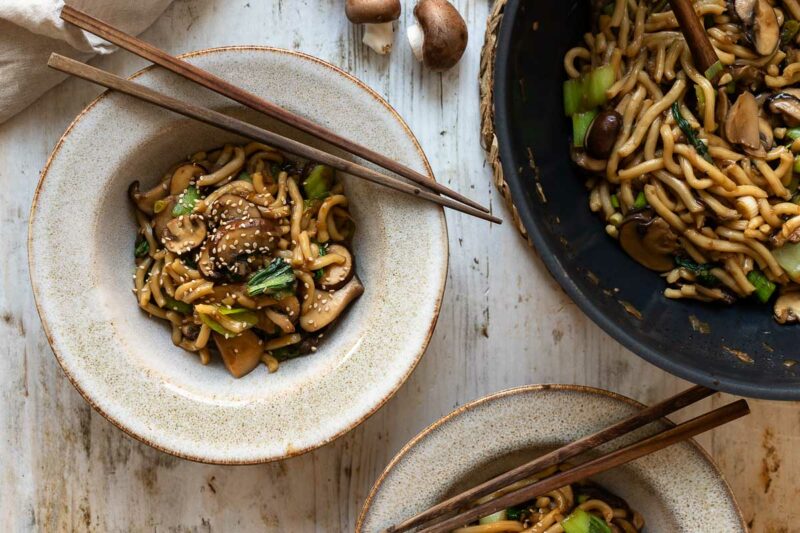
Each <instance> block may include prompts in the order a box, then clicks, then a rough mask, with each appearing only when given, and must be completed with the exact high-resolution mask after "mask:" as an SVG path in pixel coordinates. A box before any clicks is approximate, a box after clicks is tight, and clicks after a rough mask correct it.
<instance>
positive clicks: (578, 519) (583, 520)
mask: <svg viewBox="0 0 800 533" xmlns="http://www.w3.org/2000/svg"><path fill="white" fill-rule="evenodd" d="M566 468H568V465H562V466H560V467H555V466H554V467H551V468H550V469H548V470H546V471H544V472H542V473H540V474H538V475H536V476H533V477H530V478H527V479H524V480H522V481H518V482H517V483H514V484H512V485H509V486H508V487H506V488H505V489H503V490H501V491H498V492H495V493H493V494H490V495H488V496H485V497H484V498H482V499H480V500H478V501H477V502H476V503H477V504H480V503H483V502H485V501H488V500H493V499H495V498H498V497H499V496H502V495H504V494H506V493H508V492H511V491H514V490H517V489H520V488H522V487H524V486H526V485H530V484H531V483H533V482H534V481H538V480H540V479H542V478H544V477H548V476H550V475H552V474H553V473H555V472H556V471H557V470H558V469H562V470H563V469H566ZM643 528H644V520H643V519H642V516H641V515H640V514H639V513H637V512H636V511H634V510H632V509H631V508H630V507H629V506H628V504H627V503H626V502H625V501H624V500H623V499H621V498H620V497H618V496H615V495H614V494H612V493H610V492H608V491H607V490H605V489H603V488H602V487H599V486H598V485H596V484H594V483H592V482H591V481H584V482H580V483H575V484H572V485H567V486H565V487H561V488H560V489H556V490H554V491H552V492H548V493H547V494H542V495H540V496H537V497H536V498H533V499H532V500H531V501H529V502H526V503H524V504H522V505H518V506H516V507H511V508H509V509H504V510H502V511H499V512H497V513H495V514H493V515H490V516H487V517H485V518H482V519H481V520H480V522H479V523H476V524H472V525H468V526H465V527H462V528H459V529H456V530H455V531H454V533H517V532H524V533H562V532H564V533H638V532H640V531H642V529H643Z"/></svg>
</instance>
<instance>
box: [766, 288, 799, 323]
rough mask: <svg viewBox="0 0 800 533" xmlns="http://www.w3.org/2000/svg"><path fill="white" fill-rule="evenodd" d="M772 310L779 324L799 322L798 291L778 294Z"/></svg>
mask: <svg viewBox="0 0 800 533" xmlns="http://www.w3.org/2000/svg"><path fill="white" fill-rule="evenodd" d="M773 312H774V314H775V320H776V321H777V322H778V323H779V324H786V323H787V322H800V291H791V292H786V293H783V294H781V295H780V296H778V299H777V300H775V307H774V308H773Z"/></svg>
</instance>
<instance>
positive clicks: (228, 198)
mask: <svg viewBox="0 0 800 533" xmlns="http://www.w3.org/2000/svg"><path fill="white" fill-rule="evenodd" d="M208 214H209V216H210V218H211V220H212V221H213V223H214V225H217V226H219V225H221V224H225V223H227V222H230V221H231V220H238V219H247V218H261V212H260V211H259V210H258V207H256V205H255V204H253V203H252V202H250V201H248V200H245V199H244V198H242V197H241V196H237V195H235V194H223V195H222V196H220V197H219V198H218V199H217V200H216V201H215V202H214V203H213V204H211V206H210V207H209V209H208Z"/></svg>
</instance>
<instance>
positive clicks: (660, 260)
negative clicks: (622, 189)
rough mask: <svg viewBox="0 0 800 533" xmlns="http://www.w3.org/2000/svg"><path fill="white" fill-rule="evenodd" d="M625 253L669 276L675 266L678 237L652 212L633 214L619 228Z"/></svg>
mask: <svg viewBox="0 0 800 533" xmlns="http://www.w3.org/2000/svg"><path fill="white" fill-rule="evenodd" d="M619 243H620V245H621V246H622V249H623V250H625V251H626V252H627V253H628V255H630V256H631V257H632V258H633V259H635V260H636V261H637V262H638V263H640V264H642V265H644V266H645V267H647V268H649V269H650V270H655V271H656V272H666V271H668V270H671V269H672V268H673V267H674V266H675V260H674V258H673V253H674V252H675V250H676V249H677V247H678V236H677V235H676V234H675V233H674V232H673V231H672V228H670V226H669V224H668V223H667V221H666V220H664V219H663V218H661V217H659V216H656V215H655V214H654V213H653V211H652V210H651V209H643V210H640V211H633V212H631V213H629V214H628V216H627V217H625V220H623V221H622V224H621V225H620V227H619Z"/></svg>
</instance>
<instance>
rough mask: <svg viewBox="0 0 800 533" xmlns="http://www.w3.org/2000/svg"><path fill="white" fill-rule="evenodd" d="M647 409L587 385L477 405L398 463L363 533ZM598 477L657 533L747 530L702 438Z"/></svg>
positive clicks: (383, 482)
mask: <svg viewBox="0 0 800 533" xmlns="http://www.w3.org/2000/svg"><path fill="white" fill-rule="evenodd" d="M642 407H643V406H642V404H640V403H638V402H636V401H634V400H631V399H629V398H626V397H624V396H621V395H619V394H615V393H613V392H609V391H605V390H601V389H594V388H590V387H582V386H578V385H531V386H527V387H520V388H516V389H510V390H507V391H503V392H498V393H496V394H493V395H490V396H487V397H485V398H481V399H479V400H476V401H474V402H472V403H469V404H467V405H465V406H463V407H461V408H459V409H456V410H455V411H453V412H452V413H450V414H449V415H447V416H445V417H444V418H442V419H441V420H439V421H438V422H436V423H434V424H433V425H431V426H429V427H428V428H426V429H425V430H423V431H422V432H421V433H420V434H419V435H417V436H416V437H414V438H413V439H412V440H411V442H409V443H408V444H406V445H405V446H404V447H403V449H402V450H400V452H399V453H398V454H397V455H396V456H395V457H394V459H392V460H391V462H390V463H389V466H387V467H386V470H384V471H383V473H382V474H381V475H380V477H379V478H378V481H376V482H375V485H374V486H373V487H372V490H371V491H370V494H369V496H368V497H367V500H366V502H365V503H364V507H363V509H362V510H361V515H360V516H359V518H358V523H357V525H356V532H357V533H375V532H377V531H381V530H383V529H384V528H386V527H388V526H390V525H392V524H396V523H398V522H400V521H402V520H404V519H407V518H409V517H411V516H413V515H415V514H417V513H419V512H421V511H423V510H425V509H427V508H428V507H430V506H432V505H433V504H435V503H437V502H440V501H442V500H443V499H444V498H446V497H449V496H452V495H454V494H456V493H457V492H460V491H462V490H464V489H466V488H468V487H471V486H474V485H477V484H478V483H481V482H483V481H485V480H487V479H489V478H491V477H493V476H495V475H497V474H499V473H501V472H504V471H506V470H509V469H510V468H513V467H514V466H517V465H519V464H521V463H523V462H525V461H527V460H530V459H531V458H532V457H535V456H537V455H541V454H543V453H546V452H548V451H550V450H552V449H554V448H557V447H559V446H563V445H564V444H567V443H569V442H572V441H574V440H576V439H578V438H580V437H583V436H585V435H588V434H590V433H593V432H595V431H597V430H599V429H601V428H603V427H606V426H608V425H610V424H611V423H612V422H615V421H617V420H619V419H621V418H624V417H625V416H629V415H630V414H632V413H634V412H635V411H636V410H638V409H641V408H642ZM668 424H669V422H667V421H662V422H657V423H656V424H654V425H653V426H647V427H645V428H642V429H640V430H638V431H636V432H634V433H632V434H630V435H627V436H625V437H623V438H621V439H619V440H618V441H615V442H614V443H613V444H614V445H616V446H619V445H623V444H625V443H629V442H633V441H635V440H638V439H640V438H642V437H643V436H646V435H649V434H651V433H653V432H654V431H655V429H656V428H664V427H667V425H668ZM606 449H609V448H608V445H606V446H604V447H602V448H601V451H602V450H606ZM593 480H594V481H596V482H597V483H598V484H600V485H601V486H603V487H604V488H606V489H608V490H610V491H611V492H613V493H615V494H616V495H618V496H620V497H621V498H623V499H625V500H626V501H627V502H628V503H629V504H630V506H631V507H632V508H633V509H636V510H637V511H639V512H640V513H641V514H642V516H643V517H644V519H645V523H646V530H647V531H648V533H696V532H698V531H702V532H703V533H737V532H746V531H747V527H746V525H745V523H744V518H743V517H742V514H741V511H740V510H739V507H738V505H737V503H736V501H735V499H734V497H733V494H731V491H730V488H729V487H728V484H727V483H726V482H725V480H724V479H723V478H722V475H721V474H720V472H719V470H718V469H717V467H716V466H715V465H714V463H713V462H712V461H711V459H710V458H709V457H708V455H707V454H706V453H705V452H704V451H703V449H702V448H700V446H698V445H697V444H696V443H695V442H694V441H689V442H683V443H680V444H676V445H674V446H671V447H669V448H666V449H664V450H661V451H659V452H657V453H655V454H651V455H648V456H646V457H643V458H641V459H639V460H637V461H635V462H633V463H629V464H627V465H624V466H621V467H619V468H616V469H614V470H611V471H609V472H606V473H604V474H601V475H599V476H596V477H595V478H593Z"/></svg>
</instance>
